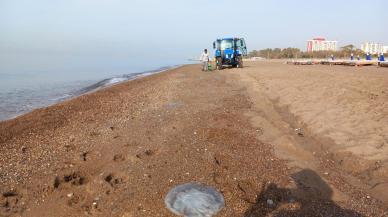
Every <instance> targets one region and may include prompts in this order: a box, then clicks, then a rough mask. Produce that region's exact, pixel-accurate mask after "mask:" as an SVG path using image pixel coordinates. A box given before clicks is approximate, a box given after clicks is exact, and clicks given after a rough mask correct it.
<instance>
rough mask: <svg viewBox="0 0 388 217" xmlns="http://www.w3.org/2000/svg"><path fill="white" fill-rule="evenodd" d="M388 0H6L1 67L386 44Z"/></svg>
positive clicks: (84, 65) (165, 60) (1, 4)
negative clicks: (223, 46) (235, 48)
mask: <svg viewBox="0 0 388 217" xmlns="http://www.w3.org/2000/svg"><path fill="white" fill-rule="evenodd" d="M387 8H388V1H386V0H363V1H361V0H352V1H346V0H344V1H339V0H325V1H322V0H320V1H315V0H293V1H291V0H288V1H286V0H283V1H281V0H272V1H271V0H266V1H260V0H239V1H230V0H223V1H221V0H126V1H124V0H0V72H1V71H7V72H9V73H12V72H18V71H28V70H32V69H33V70H43V71H44V70H53V69H55V70H60V69H63V70H68V71H72V70H73V71H74V70H75V71H77V70H86V71H87V70H90V71H92V70H97V69H98V70H118V71H121V70H124V71H125V70H127V68H128V67H129V65H132V66H133V67H134V68H133V69H136V67H139V68H141V67H144V64H146V63H147V64H149V67H152V66H157V65H163V64H170V63H171V64H172V63H180V62H182V61H184V60H186V59H188V58H192V57H197V56H199V54H200V52H201V50H202V49H203V48H205V47H207V48H211V44H212V42H213V40H214V39H216V38H218V37H225V36H240V37H245V38H246V42H247V45H248V49H261V48H266V47H299V48H302V49H305V44H306V40H308V39H310V38H312V37H314V36H324V37H326V38H327V39H332V40H338V41H339V43H340V46H343V45H346V44H350V43H351V44H355V45H356V46H357V47H359V46H360V43H361V42H364V41H377V42H381V43H385V44H387V45H388V29H387V28H386V27H387V26H388V24H387V23H386V22H387V21H388V13H387V12H386V10H387Z"/></svg>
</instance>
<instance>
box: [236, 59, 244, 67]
mask: <svg viewBox="0 0 388 217" xmlns="http://www.w3.org/2000/svg"><path fill="white" fill-rule="evenodd" d="M243 67H244V64H243V59H242V57H238V63H237V68H243Z"/></svg>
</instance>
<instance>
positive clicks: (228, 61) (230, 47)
mask: <svg viewBox="0 0 388 217" xmlns="http://www.w3.org/2000/svg"><path fill="white" fill-rule="evenodd" d="M213 48H214V49H215V50H216V51H215V59H216V68H217V69H218V70H222V69H223V68H224V66H232V67H237V68H242V67H243V58H242V57H243V56H246V55H247V46H246V44H245V40H244V39H243V38H223V39H217V40H216V41H215V42H213Z"/></svg>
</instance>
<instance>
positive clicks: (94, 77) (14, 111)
mask: <svg viewBox="0 0 388 217" xmlns="http://www.w3.org/2000/svg"><path fill="white" fill-rule="evenodd" d="M144 65H146V64H144ZM176 66H177V65H175V64H166V63H162V64H159V65H158V64H156V65H154V66H151V67H150V66H149V64H148V65H147V66H143V67H142V66H137V67H134V68H130V67H128V69H124V70H121V71H120V72H115V71H112V72H109V71H98V70H96V72H95V73H93V72H82V71H77V70H74V71H69V70H67V71H66V72H61V71H60V70H59V71H55V72H54V71H51V72H50V71H27V72H25V71H23V72H15V71H13V72H7V71H6V70H3V71H0V121H2V120H7V119H11V118H14V117H17V116H19V115H21V114H25V113H27V112H29V111H31V110H33V109H36V108H41V107H46V106H49V105H52V104H55V103H58V102H61V101H64V100H66V99H69V98H72V97H75V96H79V95H81V94H84V93H87V92H90V91H94V90H96V89H99V88H102V87H106V86H110V85H113V84H116V83H119V82H123V81H126V80H130V79H134V78H137V77H141V76H146V75H150V74H153V73H157V72H160V71H164V70H167V69H169V68H173V67H176ZM0 70H1V68H0Z"/></svg>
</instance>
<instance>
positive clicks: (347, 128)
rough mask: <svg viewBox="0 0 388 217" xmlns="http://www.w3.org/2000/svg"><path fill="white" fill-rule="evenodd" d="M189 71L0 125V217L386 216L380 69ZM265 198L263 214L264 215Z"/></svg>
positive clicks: (272, 66)
mask: <svg viewBox="0 0 388 217" xmlns="http://www.w3.org/2000/svg"><path fill="white" fill-rule="evenodd" d="M246 65H247V67H245V68H244V69H226V70H223V71H221V72H219V71H216V72H207V73H206V72H201V71H200V68H201V67H200V66H198V65H188V66H184V67H181V68H178V69H174V70H171V71H168V72H163V73H160V74H157V75H152V76H149V77H145V78H141V79H137V80H133V81H129V82H126V83H122V84H119V85H116V86H114V87H110V88H106V89H104V90H101V91H98V92H95V93H91V94H87V95H84V96H81V97H78V98H76V99H73V100H70V101H67V102H64V103H61V104H58V105H54V106H51V107H49V108H44V109H39V110H36V111H33V112H31V113H29V114H27V115H24V116H21V117H19V118H17V119H14V120H10V121H6V122H1V123H0V193H1V195H0V216H123V217H137V216H147V217H150V216H173V215H172V214H171V213H170V212H169V211H168V210H167V209H166V208H165V205H164V197H165V195H166V194H167V192H168V191H169V190H170V189H171V188H172V187H174V186H176V185H178V184H182V183H187V182H193V181H195V182H201V183H204V184H207V185H210V186H214V187H215V188H217V189H218V190H220V191H221V192H222V194H223V195H224V197H225V202H226V207H225V208H224V209H223V210H222V211H221V213H220V214H219V215H218V216H225V217H230V216H243V217H249V216H252V217H259V216H260V217H261V216H388V210H387V204H386V202H387V200H386V198H384V195H386V194H384V193H382V192H383V191H384V185H385V184H384V182H386V180H387V174H386V168H387V164H386V163H387V160H386V159H387V156H388V155H387V132H388V130H387V126H388V125H387V111H388V110H387V105H386V101H387V100H386V99H387V94H388V90H387V84H388V69H382V68H381V69H380V68H379V69H377V68H375V67H369V68H345V67H338V66H336V67H334V66H333V67H330V66H289V65H284V64H282V63H267V62H260V63H255V62H252V63H247V64H246ZM267 200H272V201H273V202H274V204H273V205H272V206H269V205H268V203H267Z"/></svg>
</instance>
